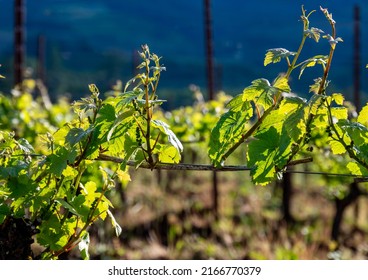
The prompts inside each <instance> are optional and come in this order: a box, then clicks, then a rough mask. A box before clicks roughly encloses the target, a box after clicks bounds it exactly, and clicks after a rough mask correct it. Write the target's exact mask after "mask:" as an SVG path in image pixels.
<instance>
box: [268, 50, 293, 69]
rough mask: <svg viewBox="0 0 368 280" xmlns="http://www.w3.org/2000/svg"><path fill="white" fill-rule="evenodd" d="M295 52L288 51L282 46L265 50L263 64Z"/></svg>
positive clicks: (275, 61)
mask: <svg viewBox="0 0 368 280" xmlns="http://www.w3.org/2000/svg"><path fill="white" fill-rule="evenodd" d="M295 54H296V53H295V52H290V51H288V50H287V49H284V48H275V49H269V50H267V52H266V56H265V59H264V66H267V65H268V64H270V63H277V62H280V61H281V59H282V58H286V57H289V56H293V55H295Z"/></svg>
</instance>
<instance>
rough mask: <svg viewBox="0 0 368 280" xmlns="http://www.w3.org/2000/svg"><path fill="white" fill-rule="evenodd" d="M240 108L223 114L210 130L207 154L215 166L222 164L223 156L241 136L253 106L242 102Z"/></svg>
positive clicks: (251, 113) (251, 114)
mask: <svg viewBox="0 0 368 280" xmlns="http://www.w3.org/2000/svg"><path fill="white" fill-rule="evenodd" d="M242 108H243V109H242V110H237V111H233V110H230V111H228V112H226V113H225V114H223V115H222V116H221V117H220V120H219V121H218V122H217V123H216V125H215V127H214V128H213V129H212V131H211V136H210V142H209V150H208V155H209V157H210V159H211V161H212V163H213V164H214V165H215V166H216V167H219V166H221V165H222V164H223V162H222V158H223V156H224V155H225V154H226V152H227V151H228V150H229V149H230V148H231V147H232V146H233V145H234V144H235V143H237V142H238V141H239V140H240V139H241V138H242V135H243V134H244V133H245V131H246V126H245V124H246V123H247V122H248V121H249V120H250V118H251V117H252V116H253V108H252V106H251V105H250V103H249V102H243V107H242Z"/></svg>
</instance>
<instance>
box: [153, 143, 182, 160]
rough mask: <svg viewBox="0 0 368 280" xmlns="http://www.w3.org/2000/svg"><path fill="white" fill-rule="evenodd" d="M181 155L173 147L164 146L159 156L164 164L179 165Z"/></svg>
mask: <svg viewBox="0 0 368 280" xmlns="http://www.w3.org/2000/svg"><path fill="white" fill-rule="evenodd" d="M180 158H181V157H180V153H179V151H178V150H177V149H176V148H175V147H173V146H167V145H164V146H163V147H162V148H161V149H160V152H159V154H158V160H159V161H160V162H162V163H179V161H180Z"/></svg>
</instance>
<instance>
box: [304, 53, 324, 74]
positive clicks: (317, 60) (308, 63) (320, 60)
mask: <svg viewBox="0 0 368 280" xmlns="http://www.w3.org/2000/svg"><path fill="white" fill-rule="evenodd" d="M327 60H328V56H327V55H316V56H314V57H312V58H309V59H307V60H305V61H304V62H303V63H302V64H301V66H300V73H299V79H300V78H301V76H302V75H303V72H304V70H305V68H308V67H314V66H315V65H316V64H320V65H322V66H323V67H325V66H326V64H327Z"/></svg>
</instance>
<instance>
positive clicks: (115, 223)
mask: <svg viewBox="0 0 368 280" xmlns="http://www.w3.org/2000/svg"><path fill="white" fill-rule="evenodd" d="M107 214H108V215H109V217H110V219H111V225H112V226H113V228H114V229H115V234H116V236H119V235H120V234H121V233H122V232H123V230H122V228H121V226H120V225H119V224H118V223H117V222H116V220H115V217H114V215H113V214H112V213H111V211H110V210H107Z"/></svg>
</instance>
